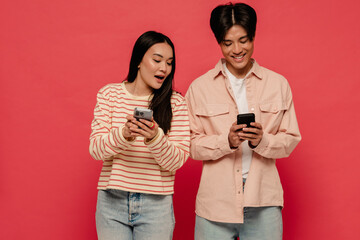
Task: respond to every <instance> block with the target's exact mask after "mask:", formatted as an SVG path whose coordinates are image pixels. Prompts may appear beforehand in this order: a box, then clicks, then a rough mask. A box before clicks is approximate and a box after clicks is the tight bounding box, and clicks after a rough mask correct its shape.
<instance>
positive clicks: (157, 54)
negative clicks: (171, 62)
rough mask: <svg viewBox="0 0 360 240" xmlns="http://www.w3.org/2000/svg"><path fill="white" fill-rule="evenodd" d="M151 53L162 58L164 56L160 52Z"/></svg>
mask: <svg viewBox="0 0 360 240" xmlns="http://www.w3.org/2000/svg"><path fill="white" fill-rule="evenodd" d="M153 55H155V56H158V57H161V58H164V56H163V55H161V54H159V53H154V54H153ZM173 58H174V57H170V58H169V59H173Z"/></svg>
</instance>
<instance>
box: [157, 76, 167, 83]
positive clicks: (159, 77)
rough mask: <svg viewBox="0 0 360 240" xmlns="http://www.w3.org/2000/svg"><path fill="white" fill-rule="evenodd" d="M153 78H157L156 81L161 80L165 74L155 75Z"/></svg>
mask: <svg viewBox="0 0 360 240" xmlns="http://www.w3.org/2000/svg"><path fill="white" fill-rule="evenodd" d="M155 78H157V79H158V80H157V81H158V82H163V81H164V79H165V76H164V75H155Z"/></svg>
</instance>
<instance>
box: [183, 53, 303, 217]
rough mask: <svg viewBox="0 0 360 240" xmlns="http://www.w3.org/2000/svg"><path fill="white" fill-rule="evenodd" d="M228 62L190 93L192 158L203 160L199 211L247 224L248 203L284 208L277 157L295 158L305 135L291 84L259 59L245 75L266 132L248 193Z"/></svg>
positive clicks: (249, 98) (250, 97)
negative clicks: (233, 145)
mask: <svg viewBox="0 0 360 240" xmlns="http://www.w3.org/2000/svg"><path fill="white" fill-rule="evenodd" d="M223 61H224V60H220V61H219V62H218V63H217V65H216V66H215V68H214V69H212V70H210V71H208V72H207V73H206V74H204V75H202V76H201V77H199V78H198V79H196V80H195V81H194V82H193V83H192V84H191V85H190V87H189V89H188V91H187V93H186V96H185V98H186V101H187V104H188V108H189V115H190V128H191V147H190V156H191V158H193V159H195V160H202V161H203V170H202V175H201V182H200V186H199V190H198V194H197V198H196V214H197V215H199V216H200V217H203V218H206V219H209V220H212V221H218V222H228V223H242V222H243V208H244V207H260V206H283V190H282V186H281V183H280V178H279V174H278V172H277V169H276V166H275V159H276V158H284V157H287V156H289V155H290V153H291V152H292V150H293V149H294V148H295V146H296V145H297V144H298V142H299V141H300V140H301V136H300V132H299V128H298V124H297V120H296V115H295V109H294V104H293V101H292V94H291V89H290V86H289V84H288V82H287V81H286V79H285V78H284V77H283V76H281V75H279V74H277V73H275V72H272V71H270V70H268V69H266V68H263V67H261V66H259V64H257V63H256V62H255V61H254V60H253V63H254V64H253V67H252V69H251V70H250V71H251V74H249V75H248V77H247V78H246V79H245V84H246V97H247V101H248V109H249V111H250V112H253V113H255V119H256V122H259V123H261V124H262V126H263V131H264V135H263V138H262V140H261V142H260V143H259V145H258V146H257V147H256V148H254V149H253V156H252V161H251V166H250V171H249V175H248V177H247V180H246V184H245V189H244V191H243V179H242V169H241V156H242V153H241V148H238V149H235V150H234V149H230V147H229V142H228V134H229V129H230V126H231V125H232V123H233V122H235V121H236V115H237V114H238V110H237V107H236V102H235V99H234V94H233V91H232V89H231V85H230V82H229V80H228V79H227V77H226V75H225V74H224V69H223V66H222V62H223Z"/></svg>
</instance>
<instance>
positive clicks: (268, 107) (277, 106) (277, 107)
mask: <svg viewBox="0 0 360 240" xmlns="http://www.w3.org/2000/svg"><path fill="white" fill-rule="evenodd" d="M259 107H260V110H261V111H262V112H271V113H277V112H279V111H282V110H287V109H288V106H286V103H285V102H267V103H260V105H259Z"/></svg>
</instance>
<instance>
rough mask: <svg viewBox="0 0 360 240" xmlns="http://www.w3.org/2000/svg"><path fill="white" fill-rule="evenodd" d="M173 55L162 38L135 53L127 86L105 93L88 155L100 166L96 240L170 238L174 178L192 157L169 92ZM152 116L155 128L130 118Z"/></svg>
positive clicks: (144, 38)
mask: <svg viewBox="0 0 360 240" xmlns="http://www.w3.org/2000/svg"><path fill="white" fill-rule="evenodd" d="M174 72H175V51H174V45H173V43H172V42H171V40H170V39H169V38H168V37H166V36H165V35H163V34H161V33H157V32H154V31H149V32H145V33H144V34H142V35H141V36H140V37H139V38H138V39H137V41H136V43H135V46H134V48H133V52H132V56H131V60H130V67H129V74H128V76H127V78H126V80H125V81H123V82H122V83H117V84H109V85H107V86H105V87H103V88H102V89H101V90H100V91H99V93H98V95H97V104H96V107H95V110H94V120H93V122H92V133H91V136H90V154H91V155H92V157H93V158H95V159H96V160H103V168H102V171H101V174H100V179H99V183H98V189H99V192H98V202H97V210H96V228H97V233H98V237H99V239H106V240H112V239H157V240H162V239H164V240H165V239H166V240H168V239H171V238H172V233H173V229H174V224H175V220H174V213H173V206H172V194H173V193H174V179H175V171H176V170H177V169H179V168H180V167H181V166H182V165H183V164H184V163H185V161H186V160H187V158H188V156H189V144H190V132H189V131H190V130H189V120H188V112H187V107H186V104H185V100H184V98H183V97H182V96H181V95H180V94H179V93H177V92H174V91H173V90H172V81H173V77H174ZM136 107H137V108H149V109H151V110H152V111H153V118H152V119H151V121H149V120H145V119H138V120H137V118H135V117H134V116H133V114H134V109H135V108H136Z"/></svg>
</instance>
